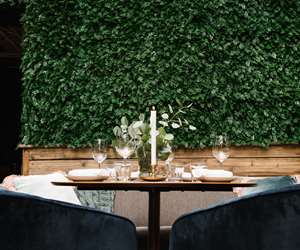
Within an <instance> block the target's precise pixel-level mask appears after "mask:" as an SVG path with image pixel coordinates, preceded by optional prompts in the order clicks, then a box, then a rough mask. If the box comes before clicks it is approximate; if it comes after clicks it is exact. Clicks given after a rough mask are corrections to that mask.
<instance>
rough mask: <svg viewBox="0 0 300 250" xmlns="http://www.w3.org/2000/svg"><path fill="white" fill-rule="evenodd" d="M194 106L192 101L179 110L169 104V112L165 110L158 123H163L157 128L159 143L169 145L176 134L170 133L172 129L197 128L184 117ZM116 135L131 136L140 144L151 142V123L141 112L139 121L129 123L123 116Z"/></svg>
mask: <svg viewBox="0 0 300 250" xmlns="http://www.w3.org/2000/svg"><path fill="white" fill-rule="evenodd" d="M191 107H192V103H191V104H189V105H187V106H182V105H181V106H180V107H179V108H178V109H177V110H175V109H174V108H172V106H171V105H168V112H163V113H162V114H161V115H160V116H161V118H162V120H159V121H158V123H159V124H160V125H161V126H159V127H158V128H157V145H158V147H160V146H162V145H169V144H170V143H171V142H172V141H173V139H174V135H173V134H172V133H170V130H171V129H178V128H181V127H187V128H188V129H189V130H196V129H197V128H196V127H195V126H193V125H192V124H190V122H189V121H188V120H187V119H186V118H184V117H183V116H184V114H186V113H187V111H188V110H189V109H190V108H191ZM113 132H114V135H115V136H116V137H119V138H120V137H130V138H131V139H132V140H136V141H137V142H139V143H140V144H145V143H147V142H150V124H149V123H148V122H147V121H145V115H144V114H140V116H139V120H138V121H133V122H132V123H131V124H129V122H128V120H127V118H126V117H122V119H121V125H120V126H116V127H114V129H113Z"/></svg>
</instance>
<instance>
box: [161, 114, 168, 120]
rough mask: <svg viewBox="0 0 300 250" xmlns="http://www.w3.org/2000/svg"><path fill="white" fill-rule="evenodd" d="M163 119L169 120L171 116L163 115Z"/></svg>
mask: <svg viewBox="0 0 300 250" xmlns="http://www.w3.org/2000/svg"><path fill="white" fill-rule="evenodd" d="M161 117H162V118H163V119H165V120H167V119H169V115H168V114H166V113H164V114H162V115H161Z"/></svg>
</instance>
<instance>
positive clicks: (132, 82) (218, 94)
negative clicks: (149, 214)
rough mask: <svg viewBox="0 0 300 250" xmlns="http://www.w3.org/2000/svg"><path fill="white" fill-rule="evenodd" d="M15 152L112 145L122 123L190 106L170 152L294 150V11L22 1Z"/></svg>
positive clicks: (231, 0)
mask: <svg viewBox="0 0 300 250" xmlns="http://www.w3.org/2000/svg"><path fill="white" fill-rule="evenodd" d="M22 22H23V25H24V30H25V35H24V42H23V47H24V51H23V60H22V72H23V114H22V123H23V131H22V143H25V144H34V145H69V146H74V147H80V146H84V145H86V144H87V143H88V142H89V141H91V140H92V139H94V138H97V137H105V138H108V139H111V138H112V136H113V132H112V128H113V127H114V126H115V125H117V124H119V121H120V118H121V117H122V116H124V115H126V116H127V117H128V119H136V118H137V117H138V115H139V114H140V113H145V114H146V115H147V114H148V110H149V107H150V106H152V105H156V107H157V109H158V110H159V111H162V110H164V109H165V108H167V107H168V104H170V105H171V106H172V107H174V108H176V106H177V105H178V104H177V103H178V102H180V103H183V104H184V105H187V104H189V103H193V108H194V111H193V112H188V113H187V114H186V117H187V118H188V120H189V121H190V122H192V123H193V125H195V126H196V127H197V128H198V129H197V130H196V131H195V132H194V131H186V130H184V129H182V130H177V131H176V132H175V141H176V144H177V145H178V146H187V147H203V146H207V145H211V142H212V140H211V139H212V136H213V135H215V134H219V133H227V134H228V136H229V138H230V141H231V142H232V143H233V144H236V145H262V146H266V145H270V144H277V143H299V141H300V81H299V77H300V1H298V0H281V1H278V0H265V1H259V0H239V1H237V0H185V1H170V0H144V1H140V0H131V1H122V0H110V1H107V0H97V1H94V0H68V1H65V0H51V1H44V0H32V1H28V3H27V6H26V12H25V14H24V17H23V19H22Z"/></svg>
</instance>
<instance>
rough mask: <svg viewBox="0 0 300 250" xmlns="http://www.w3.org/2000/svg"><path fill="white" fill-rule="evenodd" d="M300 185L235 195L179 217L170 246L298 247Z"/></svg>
mask: <svg viewBox="0 0 300 250" xmlns="http://www.w3.org/2000/svg"><path fill="white" fill-rule="evenodd" d="M299 234H300V185H291V186H289V187H285V188H280V189H275V190H272V191H265V192H261V193H256V194H252V195H248V196H245V197H243V198H236V199H234V200H231V201H228V202H226V203H223V204H219V205H215V206H213V207H210V208H208V209H204V210H198V211H195V212H192V213H190V214H186V215H183V216H181V217H180V218H178V219H177V220H176V221H175V222H174V224H173V226H172V230H171V236H170V248H169V249H170V250H202V249H204V250H220V249H222V250H254V249H255V250H299V249H300V237H299Z"/></svg>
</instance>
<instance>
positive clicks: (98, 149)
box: [92, 139, 107, 168]
mask: <svg viewBox="0 0 300 250" xmlns="http://www.w3.org/2000/svg"><path fill="white" fill-rule="evenodd" d="M92 155H93V158H94V160H95V161H96V162H97V163H98V165H99V168H101V163H102V162H103V161H104V160H105V159H106V157H107V142H106V140H104V139H96V141H95V142H94V143H93V144H92Z"/></svg>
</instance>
